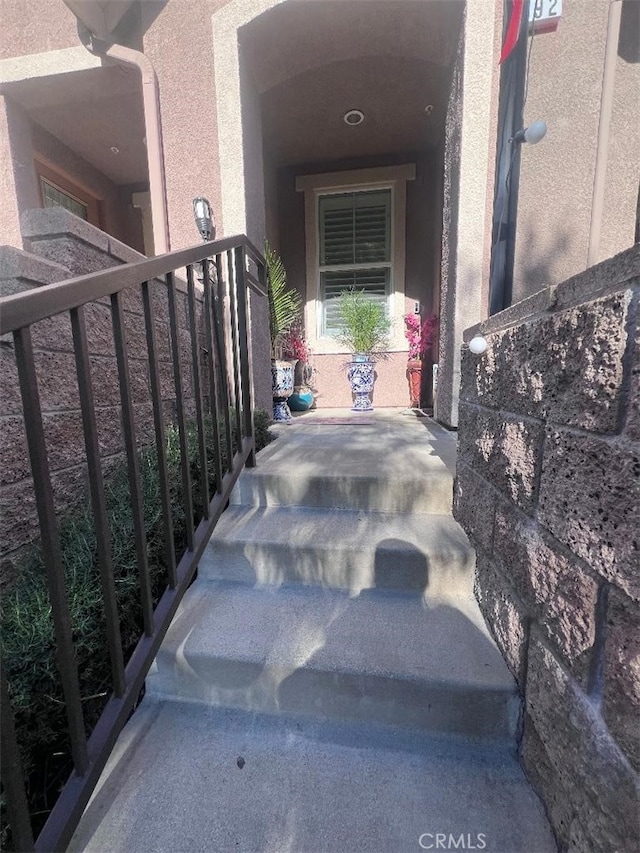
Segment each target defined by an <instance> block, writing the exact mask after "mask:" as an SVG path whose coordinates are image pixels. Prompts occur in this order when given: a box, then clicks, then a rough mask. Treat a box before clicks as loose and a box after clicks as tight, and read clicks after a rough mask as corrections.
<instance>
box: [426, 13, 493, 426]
mask: <svg viewBox="0 0 640 853" xmlns="http://www.w3.org/2000/svg"><path fill="white" fill-rule="evenodd" d="M497 5H498V4H496V2H495V0H476V1H475V2H474V3H469V4H467V6H466V9H465V17H464V26H463V32H462V33H461V35H460V40H459V44H458V50H457V55H456V61H455V65H454V69H453V76H452V82H451V89H450V94H449V101H448V106H447V119H446V131H445V137H446V138H445V150H444V202H443V229H442V234H443V238H442V289H441V307H440V351H439V371H438V390H437V394H436V417H437V419H438V420H439V421H441V422H442V423H444V424H446V425H447V426H451V427H455V426H457V423H458V389H459V385H460V343H461V340H462V331H463V329H464V328H465V327H467V326H469V325H471V324H472V323H474V322H477V321H478V320H480V319H481V318H482V317H484V316H486V312H487V307H486V299H485V294H486V288H485V286H484V285H483V280H482V278H483V272H484V271H485V270H486V269H487V264H486V253H487V251H488V246H487V242H486V232H487V228H489V227H490V225H489V223H490V219H489V216H488V209H487V191H488V187H489V186H490V183H489V178H490V176H491V175H492V167H491V165H490V163H491V161H492V160H493V159H494V157H493V152H491V144H490V143H492V141H493V140H494V139H495V130H494V126H493V124H492V110H493V100H494V99H493V95H494V92H495V76H496V73H497V71H496V66H497V62H496V39H495V29H496V27H497V26H499V23H500V15H499V14H498V13H497Z"/></svg>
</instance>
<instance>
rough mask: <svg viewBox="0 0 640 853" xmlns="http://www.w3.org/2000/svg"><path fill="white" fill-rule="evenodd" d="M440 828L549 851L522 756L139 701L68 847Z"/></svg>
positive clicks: (305, 846) (319, 843) (167, 847)
mask: <svg viewBox="0 0 640 853" xmlns="http://www.w3.org/2000/svg"><path fill="white" fill-rule="evenodd" d="M436 834H440V842H441V843H440V846H439V848H438V849H457V850H460V849H465V850H473V849H475V850H482V849H485V850H487V851H492V853H533V851H535V853H552V851H555V850H556V846H555V843H554V840H553V836H552V834H551V832H550V830H549V827H548V824H547V821H546V819H545V815H544V811H543V809H542V806H541V804H540V802H539V800H538V799H537V797H536V796H535V794H534V793H533V791H532V789H531V787H530V786H529V785H528V783H527V781H526V779H525V777H524V774H523V772H522V770H521V768H520V767H519V765H518V762H517V759H516V758H515V756H514V755H513V754H512V753H510V752H507V751H505V750H501V749H497V748H496V747H495V745H491V746H490V747H482V746H478V745H473V744H470V743H465V742H460V741H459V740H458V739H452V738H442V737H435V738H434V737H431V738H420V737H416V735H415V734H414V733H413V732H412V733H410V735H408V736H407V735H405V736H403V735H402V733H397V732H393V731H388V730H381V729H378V728H375V727H372V726H369V727H364V726H360V725H358V726H354V725H345V724H339V725H336V724H333V725H332V724H317V723H315V724H312V723H310V722H309V721H305V720H293V719H276V718H273V717H264V716H260V715H255V714H250V713H240V712H233V711H231V712H230V711H220V710H218V709H213V708H208V707H205V706H194V705H190V706H186V705H185V704H184V703H180V702H175V703H174V702H155V701H152V700H150V699H149V698H148V697H146V698H145V699H144V701H143V702H142V705H141V706H140V708H139V709H138V710H137V711H136V713H135V714H134V715H133V717H132V718H131V720H130V721H129V723H128V724H127V726H126V728H125V729H124V732H123V733H122V735H121V737H120V739H119V741H118V744H117V746H116V749H115V751H114V752H113V754H112V756H111V758H110V760H109V763H108V765H107V767H106V769H105V771H104V773H103V774H102V778H101V780H100V782H99V783H98V787H97V789H96V792H95V794H94V796H93V799H92V801H91V802H90V804H89V806H88V807H87V809H86V811H85V813H84V816H83V817H82V820H81V822H80V825H79V827H78V829H77V831H76V833H75V836H74V838H73V839H72V841H71V844H70V845H69V848H68V850H69V853H79V851H87V853H104V851H107V850H108V851H110V853H168V851H171V853H187V851H189V853H192V851H201V853H205V851H219V853H231V851H233V853H237V851H239V852H240V853H258V851H260V853H346V851H350V850H358V851H363V852H364V853H415V851H420V849H436V847H435V844H436ZM450 835H451V836H452V837H453V844H452V843H450V840H449V836H450ZM461 835H462V836H464V840H463V842H462V843H461V842H460V836H461ZM443 837H444V839H445V841H444V842H443V841H442V838H443ZM420 839H422V841H421V843H420ZM445 842H446V846H443V844H444V843H445ZM421 844H422V848H421ZM428 845H432V846H431V847H429V846H428ZM472 845H473V846H472Z"/></svg>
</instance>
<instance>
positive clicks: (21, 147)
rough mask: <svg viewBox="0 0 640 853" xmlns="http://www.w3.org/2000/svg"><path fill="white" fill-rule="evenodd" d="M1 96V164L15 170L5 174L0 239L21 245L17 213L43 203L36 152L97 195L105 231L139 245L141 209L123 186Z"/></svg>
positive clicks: (17, 105)
mask: <svg viewBox="0 0 640 853" xmlns="http://www.w3.org/2000/svg"><path fill="white" fill-rule="evenodd" d="M2 100H3V102H4V111H5V112H4V114H5V117H6V134H7V138H6V142H5V144H6V143H7V142H8V146H9V150H10V154H11V156H10V158H9V159H8V160H7V161H5V165H4V168H6V169H7V170H8V169H11V171H12V173H13V174H12V175H11V174H7V176H6V178H5V179H4V180H6V183H7V196H6V197H7V198H8V199H10V200H11V201H10V202H9V205H8V206H7V207H6V208H5V209H3V211H2V212H1V213H0V240H1V242H3V243H5V244H7V245H13V246H16V247H22V245H23V240H22V236H21V234H20V227H19V218H20V216H21V215H22V213H24V212H25V211H26V210H32V209H34V208H39V207H41V206H42V200H41V197H40V190H39V186H38V179H37V174H36V169H35V165H34V157H39V158H40V159H42V160H43V161H45V162H46V163H47V164H50V165H51V166H53V167H55V168H58V169H59V170H60V171H61V172H62V173H64V175H66V176H67V177H69V178H70V179H71V180H72V181H73V182H74V183H77V184H78V185H79V186H80V187H82V188H85V189H86V190H87V191H88V192H89V193H90V194H91V195H93V196H95V197H96V198H98V199H99V200H100V206H101V226H102V228H103V230H105V231H107V232H108V233H109V234H111V235H112V236H113V237H115V238H116V239H118V240H121V241H122V242H123V243H127V244H128V245H131V246H132V247H134V248H136V249H141V248H142V245H141V244H140V225H139V221H138V220H139V213H138V211H135V210H134V209H133V207H132V205H131V203H130V198H128V197H127V194H126V192H124V191H123V188H122V187H118V186H117V185H116V184H114V183H113V182H112V181H110V180H109V179H108V178H107V177H106V176H105V175H103V174H102V173H101V172H99V171H98V170H97V169H96V168H94V167H93V166H92V165H91V164H90V163H87V161H86V160H84V159H83V158H82V157H80V156H78V155H77V154H76V153H75V152H74V151H72V150H71V149H70V148H69V147H67V146H66V145H64V144H63V143H62V142H60V140H59V139H56V137H55V136H52V135H51V134H50V133H48V132H47V131H46V130H44V128H42V127H40V125H38V124H36V123H35V122H33V121H31V120H30V118H29V116H28V114H27V113H26V111H25V110H24V109H23V108H22V107H21V106H20V105H19V104H16V103H15V102H14V101H12V100H11V99H10V98H8V97H4V98H3V99H2ZM2 135H3V134H2ZM11 190H12V191H11ZM14 200H15V204H14Z"/></svg>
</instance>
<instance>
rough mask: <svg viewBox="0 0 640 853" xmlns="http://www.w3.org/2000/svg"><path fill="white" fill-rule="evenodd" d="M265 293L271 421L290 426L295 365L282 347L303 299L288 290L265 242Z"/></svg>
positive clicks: (281, 267)
mask: <svg viewBox="0 0 640 853" xmlns="http://www.w3.org/2000/svg"><path fill="white" fill-rule="evenodd" d="M265 260H266V267H267V294H268V298H269V332H270V335H271V391H272V394H273V419H274V421H278V422H284V423H289V422H290V421H291V412H290V411H289V406H288V404H287V400H288V398H289V397H290V396H291V394H292V393H293V370H294V367H295V362H292V361H287V360H286V358H285V357H284V352H283V347H284V344H285V340H286V336H287V334H288V332H289V330H290V329H291V327H292V326H293V325H294V323H296V322H297V321H298V320H299V318H300V311H301V306H302V300H301V299H300V294H299V293H298V292H297V291H296V290H290V289H289V288H288V287H287V273H286V270H285V268H284V264H283V263H282V259H281V258H280V257H279V256H278V254H277V253H276V252H275V251H274V250H273V249H272V248H271V246H270V245H269V243H265Z"/></svg>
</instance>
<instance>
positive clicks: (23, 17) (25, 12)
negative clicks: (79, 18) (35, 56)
mask: <svg viewBox="0 0 640 853" xmlns="http://www.w3.org/2000/svg"><path fill="white" fill-rule="evenodd" d="M0 16H1V17H2V20H3V25H2V26H0V59H9V58H10V57H12V56H22V55H24V54H28V53H44V52H45V51H49V50H60V49H62V48H65V47H75V46H76V45H77V44H78V33H77V30H76V19H75V16H74V15H73V14H72V13H71V12H70V11H69V10H68V9H67V7H66V6H65V5H64V3H62V0H1V2H0Z"/></svg>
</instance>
